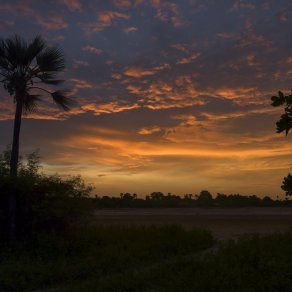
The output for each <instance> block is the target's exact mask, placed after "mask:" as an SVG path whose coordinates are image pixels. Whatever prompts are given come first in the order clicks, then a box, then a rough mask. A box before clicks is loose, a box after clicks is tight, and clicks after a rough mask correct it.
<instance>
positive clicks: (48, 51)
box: [0, 35, 69, 237]
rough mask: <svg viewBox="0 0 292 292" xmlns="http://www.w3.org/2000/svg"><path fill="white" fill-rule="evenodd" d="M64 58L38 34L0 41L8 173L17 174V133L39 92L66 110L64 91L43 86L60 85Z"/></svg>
mask: <svg viewBox="0 0 292 292" xmlns="http://www.w3.org/2000/svg"><path fill="white" fill-rule="evenodd" d="M64 69H65V61H64V56H63V54H62V52H61V51H60V50H59V49H58V48H54V47H48V46H47V44H46V42H45V41H44V40H43V38H42V37H41V36H37V37H35V38H34V39H33V40H32V41H31V42H26V41H25V40H24V39H22V38H21V37H19V36H17V35H15V36H14V37H11V38H7V39H1V40H0V76H1V80H0V81H1V82H2V83H3V85H4V89H5V90H7V91H8V92H9V94H10V96H12V97H13V102H14V103H15V108H16V109H15V116H14V129H13V141H12V149H11V158H10V175H11V177H14V178H16V177H17V166H18V159H19V135H20V127H21V119H22V114H23V112H32V111H34V110H36V109H37V102H38V101H39V98H40V94H39V93H40V92H45V93H46V94H49V95H50V96H51V97H52V99H53V101H54V102H55V103H56V104H57V105H58V106H60V107H61V108H62V109H63V110H66V111H67V110H69V101H68V98H67V97H68V96H67V93H68V92H67V91H64V90H57V91H50V90H48V89H47V87H45V88H43V87H40V86H39V83H43V84H45V85H59V84H60V83H62V82H63V80H59V79H56V77H57V74H58V73H59V72H62V71H64ZM15 208H16V202H15V194H14V192H13V191H12V192H11V198H10V217H11V218H10V224H11V236H12V237H13V236H14V235H13V234H14V229H15V226H14V224H15V223H14V222H15V212H16V210H15Z"/></svg>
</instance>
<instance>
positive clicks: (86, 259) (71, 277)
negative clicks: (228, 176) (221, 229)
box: [0, 226, 215, 291]
mask: <svg viewBox="0 0 292 292" xmlns="http://www.w3.org/2000/svg"><path fill="white" fill-rule="evenodd" d="M214 242H215V241H214V239H213V237H212V236H211V234H210V233H208V232H206V231H200V230H192V231H185V230H183V229H182V228H181V227H178V226H163V227H157V226H148V227H143V226H140V227H121V226H104V227H102V226H99V227H96V226H95V227H90V228H89V227H86V228H80V229H74V230H71V231H70V232H66V233H65V234H63V235H62V236H61V235H57V234H55V235H52V234H51V235H50V236H47V235H43V236H41V235H39V236H38V237H37V238H36V239H34V240H33V241H28V242H26V243H22V244H20V245H18V246H15V247H14V248H5V247H2V250H1V253H0V256H1V262H0V291H26V290H30V289H40V288H44V287H55V286H57V287H59V286H70V285H71V283H72V282H74V283H75V282H76V281H77V283H83V282H84V281H85V282H86V281H87V280H88V279H94V281H95V280H96V279H97V280H101V281H102V280H103V279H109V278H111V277H112V276H113V275H115V274H117V275H119V274H124V273H127V272H128V271H131V273H132V272H134V271H135V270H139V269H140V268H141V267H144V266H151V265H153V264H155V263H157V262H161V261H164V260H167V259H168V258H173V257H177V256H181V255H185V254H189V253H196V252H199V251H201V250H204V249H206V248H209V247H211V246H212V245H213V244H214ZM76 285H77V284H76ZM73 286H75V284H74V285H73ZM72 289H73V288H72ZM80 289H81V290H80V291H84V290H83V288H80ZM97 291H98V290H97Z"/></svg>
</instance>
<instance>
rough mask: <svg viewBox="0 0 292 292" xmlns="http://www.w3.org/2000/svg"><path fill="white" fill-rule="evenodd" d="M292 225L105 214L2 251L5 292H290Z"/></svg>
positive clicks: (251, 215)
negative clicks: (258, 233)
mask: <svg viewBox="0 0 292 292" xmlns="http://www.w3.org/2000/svg"><path fill="white" fill-rule="evenodd" d="M92 223H94V224H92ZM118 223H119V224H118ZM173 223H176V225H172V224H173ZM290 223H291V211H290V210H289V209H281V210H280V209H274V208H272V209H271V210H268V209H265V210H263V209H262V210H261V211H257V210H255V209H245V210H244V209H240V210H237V209H229V210H227V211H226V210H223V209H221V210H219V209H216V210H214V211H212V209H196V210H194V209H193V210H191V209H188V210H182V209H164V210H159V209H156V210H137V209H135V210H128V209H124V210H99V211H96V212H95V214H94V216H93V218H91V224H89V225H88V224H86V225H84V224H81V226H80V224H79V226H78V227H76V226H75V227H74V228H73V229H72V230H70V231H67V232H65V233H63V234H55V235H50V236H47V235H43V236H40V235H39V236H38V237H36V238H35V239H34V240H33V241H29V242H26V243H22V244H18V245H16V246H15V247H13V248H11V247H10V248H8V247H7V246H6V247H5V246H1V251H0V291H1V292H2V291H3V292H5V291H9V292H10V291H11V292H13V291H61V292H62V291H68V292H69V291H80V292H82V291H116V292H126V291H145V292H146V291H149V292H150V291H158V292H160V291H162V292H163V291H181V292H184V291H199V292H201V291H203V292H204V291H206V292H207V291H208V292H212V291H214V292H217V291H218V292H220V291H222V292H223V291H224V292H226V291H232V292H233V291H240V292H241V291H242V292H243V291H246V292H247V291H251V292H253V291H254V292H256V291H263V292H266V291H268V292H269V291H271V292H277V291H279V292H286V291H288V292H289V291H292V253H291V246H292V232H291V231H289V226H290V225H291V224H290ZM199 225H202V226H200V227H203V228H206V229H209V230H212V229H214V231H215V233H216V236H215V237H213V236H212V234H211V232H210V231H204V230H198V229H196V228H195V229H194V228H193V227H198V226H199ZM255 226H256V227H255ZM220 228H221V229H220ZM251 230H253V231H255V232H260V233H261V235H255V234H253V235H244V234H245V233H250V231H251ZM275 231H281V233H279V232H276V233H275ZM220 232H225V234H224V236H222V234H221V235H220ZM234 232H235V233H234Z"/></svg>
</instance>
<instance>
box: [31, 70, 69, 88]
mask: <svg viewBox="0 0 292 292" xmlns="http://www.w3.org/2000/svg"><path fill="white" fill-rule="evenodd" d="M36 77H37V78H39V79H40V80H41V82H42V83H45V84H49V85H59V84H61V83H63V82H65V80H61V79H56V74H55V73H47V72H44V73H40V74H38V75H37V76H36Z"/></svg>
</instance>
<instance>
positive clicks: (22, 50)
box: [4, 35, 27, 69]
mask: <svg viewBox="0 0 292 292" xmlns="http://www.w3.org/2000/svg"><path fill="white" fill-rule="evenodd" d="M4 49H5V53H6V54H5V56H6V58H7V61H8V63H9V65H10V69H15V68H17V67H25V66H27V57H26V52H27V43H26V42H25V40H24V39H22V38H21V37H20V36H18V35H15V36H13V37H12V38H7V39H6V40H4Z"/></svg>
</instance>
